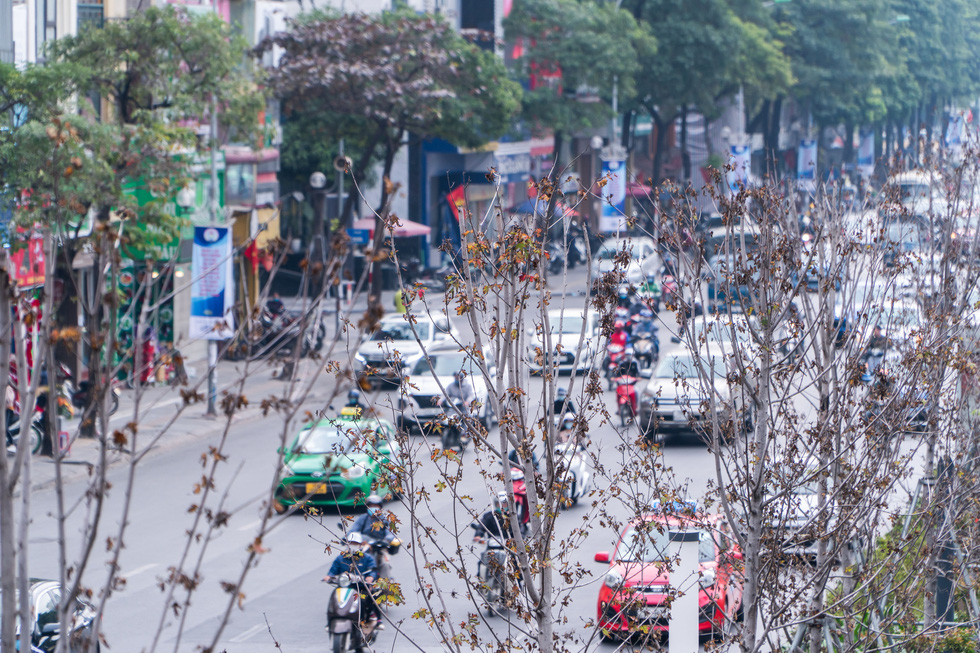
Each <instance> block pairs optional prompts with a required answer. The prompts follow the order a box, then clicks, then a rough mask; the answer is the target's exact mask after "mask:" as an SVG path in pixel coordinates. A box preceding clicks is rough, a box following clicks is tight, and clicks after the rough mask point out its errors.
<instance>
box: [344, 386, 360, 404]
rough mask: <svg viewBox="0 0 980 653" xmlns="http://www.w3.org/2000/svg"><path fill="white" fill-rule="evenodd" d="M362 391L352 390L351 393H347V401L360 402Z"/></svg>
mask: <svg viewBox="0 0 980 653" xmlns="http://www.w3.org/2000/svg"><path fill="white" fill-rule="evenodd" d="M360 399H361V391H360V390H358V389H357V388H351V390H350V392H348V393H347V401H350V402H355V401H360Z"/></svg>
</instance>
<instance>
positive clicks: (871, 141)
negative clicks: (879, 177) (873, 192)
mask: <svg viewBox="0 0 980 653" xmlns="http://www.w3.org/2000/svg"><path fill="white" fill-rule="evenodd" d="M857 169H858V174H860V175H861V177H863V178H865V179H867V178H868V177H870V176H871V175H872V174H874V171H875V133H874V130H871V129H862V130H861V136H860V141H858V163H857Z"/></svg>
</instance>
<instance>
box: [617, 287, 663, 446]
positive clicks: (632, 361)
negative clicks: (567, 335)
mask: <svg viewBox="0 0 980 653" xmlns="http://www.w3.org/2000/svg"><path fill="white" fill-rule="evenodd" d="M665 279H666V277H665ZM662 293H663V291H662V289H661V287H660V286H659V285H658V284H657V281H656V277H655V276H653V275H651V276H650V277H649V278H648V279H647V283H646V284H644V285H643V286H642V287H641V288H640V290H639V291H638V292H637V293H635V295H634V294H633V293H631V291H630V289H629V288H628V287H626V286H623V287H621V288H620V289H619V305H618V306H617V307H616V309H615V314H614V316H613V318H614V322H613V333H612V334H610V336H609V339H608V341H607V342H606V355H605V358H604V359H603V364H602V369H603V372H604V376H605V378H606V383H607V387H608V389H609V390H615V391H616V413H617V414H618V415H619V418H620V423H621V425H622V426H624V427H625V426H629V425H630V424H631V423H632V422H633V421H634V420H635V419H636V416H637V414H638V411H639V405H638V397H637V390H636V385H637V383H638V382H639V381H640V379H641V378H643V376H644V375H649V373H650V372H649V371H652V369H653V366H654V365H656V363H657V360H658V359H659V358H660V338H659V336H658V331H659V329H658V327H657V324H656V315H657V311H658V309H659V302H660V300H661V298H662Z"/></svg>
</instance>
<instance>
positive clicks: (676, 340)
mask: <svg viewBox="0 0 980 653" xmlns="http://www.w3.org/2000/svg"><path fill="white" fill-rule="evenodd" d="M670 341H671V342H672V343H674V344H675V345H679V344H681V339H680V337H679V336H671V337H670Z"/></svg>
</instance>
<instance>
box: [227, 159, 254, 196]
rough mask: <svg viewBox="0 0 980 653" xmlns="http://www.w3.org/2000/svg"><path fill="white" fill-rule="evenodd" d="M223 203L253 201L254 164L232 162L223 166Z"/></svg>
mask: <svg viewBox="0 0 980 653" xmlns="http://www.w3.org/2000/svg"><path fill="white" fill-rule="evenodd" d="M225 175H226V184H225V204H226V205H228V204H253V203H254V202H255V164H254V163H234V164H228V166H227V167H226V168H225Z"/></svg>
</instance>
